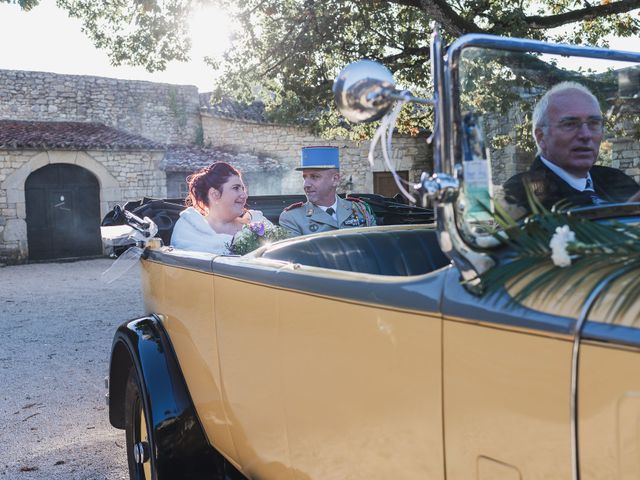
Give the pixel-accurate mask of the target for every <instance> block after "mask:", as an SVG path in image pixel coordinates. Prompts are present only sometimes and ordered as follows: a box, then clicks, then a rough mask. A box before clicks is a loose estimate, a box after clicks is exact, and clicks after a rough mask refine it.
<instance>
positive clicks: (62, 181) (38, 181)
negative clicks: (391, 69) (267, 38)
mask: <svg viewBox="0 0 640 480" xmlns="http://www.w3.org/2000/svg"><path fill="white" fill-rule="evenodd" d="M231 107H233V108H231ZM305 145H335V146H338V147H340V150H341V159H342V166H343V168H342V174H343V185H342V189H343V191H358V192H363V193H371V192H374V193H382V194H386V195H392V194H393V193H394V186H393V185H392V183H391V177H390V174H389V172H387V171H386V170H387V169H386V167H385V166H384V165H383V164H382V162H381V160H380V158H379V157H377V158H376V160H375V162H374V166H373V168H371V167H370V166H369V163H368V161H367V153H368V149H369V144H368V142H362V143H356V142H351V141H344V140H342V141H326V140H323V139H320V138H318V137H316V136H314V135H312V134H311V133H309V131H308V130H307V129H306V128H304V127H300V126H283V125H276V124H272V123H269V122H267V121H266V120H265V118H264V115H263V111H262V109H261V108H260V107H259V106H258V105H253V106H243V105H239V104H237V103H236V102H226V103H223V104H220V105H217V106H211V105H210V103H209V95H208V94H201V93H199V92H198V91H197V89H196V87H193V86H185V85H168V84H161V83H152V82H144V81H128V80H115V79H109V78H101V77H92V76H79V75H58V74H53V73H43V72H25V71H13V70H0V265H1V264H5V263H17V262H23V261H27V260H39V259H43V260H44V259H53V258H65V257H79V256H88V255H96V254H100V252H101V250H100V243H99V232H98V225H99V223H100V219H101V218H102V217H103V216H104V215H105V214H106V213H107V211H108V210H109V209H111V208H112V207H113V205H115V204H116V203H123V202H126V201H129V200H137V199H140V198H142V197H145V196H147V197H171V198H183V197H184V196H185V193H186V182H185V179H186V177H187V176H188V175H189V174H191V173H192V172H193V171H194V170H195V169H197V168H200V167H201V166H204V165H208V164H209V163H211V162H213V161H217V160H223V161H227V162H229V163H231V164H232V165H234V166H235V167H236V168H238V169H240V170H241V171H242V172H243V174H244V177H245V181H246V183H247V185H248V188H249V193H250V194H253V195H263V194H274V195H275V194H291V193H301V191H302V187H301V177H300V173H299V172H296V171H295V170H294V167H295V166H297V164H298V162H299V158H300V148H301V147H303V146H305ZM394 148H395V150H394V154H393V158H394V161H395V162H396V168H397V169H398V170H399V171H400V172H401V175H403V176H404V177H406V178H408V179H410V180H414V181H415V180H417V179H418V178H419V175H420V172H421V171H422V170H424V169H429V164H430V160H429V159H430V152H429V150H428V148H427V144H426V142H425V138H424V137H422V138H420V137H419V138H402V137H399V138H398V139H397V141H396V142H395V144H394Z"/></svg>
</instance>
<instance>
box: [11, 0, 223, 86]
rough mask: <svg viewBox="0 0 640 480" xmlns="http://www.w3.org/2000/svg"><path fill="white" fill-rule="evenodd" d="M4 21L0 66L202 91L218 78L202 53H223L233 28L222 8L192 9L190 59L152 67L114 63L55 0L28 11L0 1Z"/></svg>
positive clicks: (43, 2) (212, 54)
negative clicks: (161, 68) (155, 69)
mask: <svg viewBox="0 0 640 480" xmlns="http://www.w3.org/2000/svg"><path fill="white" fill-rule="evenodd" d="M0 24H1V25H2V28H0V45H3V48H2V55H0V69H6V70H33V71H39V72H53V73H68V74H75V75H96V76H101V77H109V78H120V79H130V80H148V81H152V82H162V83H173V84H178V85H195V86H197V87H198V89H199V90H200V91H201V92H205V91H210V90H212V89H213V85H214V81H215V78H216V72H215V71H214V70H213V69H212V68H211V67H210V66H208V65H206V64H205V63H204V61H203V60H202V59H203V58H204V57H205V56H207V55H208V56H212V57H216V56H220V55H222V53H223V52H224V50H225V48H226V47H227V46H228V45H229V40H228V38H229V35H230V34H231V29H232V27H231V23H230V21H229V19H228V17H227V16H226V15H225V14H224V12H221V11H220V10H218V9H215V8H213V7H209V8H207V9H201V10H198V11H196V12H194V13H193V14H192V16H191V20H190V22H189V25H190V30H191V36H192V48H191V59H192V60H191V61H190V62H188V63H185V62H171V63H169V65H168V67H167V69H166V70H165V71H164V72H154V73H149V72H147V71H146V70H145V69H144V68H142V67H130V66H120V67H114V66H112V65H110V63H109V59H108V57H107V55H106V53H105V52H104V51H102V50H98V49H96V48H95V47H94V46H93V44H92V43H91V41H90V40H89V39H88V38H87V37H86V36H85V34H84V33H82V31H81V30H80V29H81V23H80V21H79V20H77V19H73V18H69V17H68V16H67V13H66V11H65V10H62V9H60V8H58V7H57V6H56V4H55V0H41V1H40V4H39V5H38V6H37V7H35V8H33V9H32V10H30V11H29V12H24V11H22V10H21V9H20V8H19V7H18V6H17V5H10V4H5V3H0Z"/></svg>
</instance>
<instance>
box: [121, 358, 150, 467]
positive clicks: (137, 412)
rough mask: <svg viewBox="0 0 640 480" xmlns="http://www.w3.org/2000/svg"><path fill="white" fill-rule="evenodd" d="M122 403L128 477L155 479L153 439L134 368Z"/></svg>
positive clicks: (129, 376) (130, 373) (130, 371)
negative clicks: (123, 403) (123, 404)
mask: <svg viewBox="0 0 640 480" xmlns="http://www.w3.org/2000/svg"><path fill="white" fill-rule="evenodd" d="M124 401H125V406H124V411H125V432H126V439H127V460H128V463H129V477H130V478H131V480H152V479H154V478H155V475H154V472H155V459H154V456H153V448H152V446H153V441H152V440H153V439H152V436H151V435H150V434H149V432H150V427H151V426H150V425H149V424H148V421H147V419H148V418H149V415H148V412H147V410H146V408H145V404H144V401H143V398H142V389H141V387H140V380H139V379H138V374H137V373H136V369H135V368H134V367H131V369H130V370H129V375H128V377H127V387H126V391H125V397H124Z"/></svg>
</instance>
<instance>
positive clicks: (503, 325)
mask: <svg viewBox="0 0 640 480" xmlns="http://www.w3.org/2000/svg"><path fill="white" fill-rule="evenodd" d="M444 292H445V293H444V300H443V313H444V322H443V359H444V361H443V362H444V363H443V379H444V381H443V396H444V424H445V451H446V472H447V479H448V480H458V479H460V480H469V479H478V480H489V479H496V478H499V479H504V480H511V479H513V480H519V479H525V478H571V475H572V442H571V436H572V432H571V409H570V402H571V353H572V346H573V342H572V335H571V331H572V327H573V325H574V324H575V321H574V320H573V319H570V318H563V317H559V316H554V315H550V314H545V313H541V312H536V311H533V310H529V309H527V308H525V307H513V306H509V305H508V304H507V303H506V302H505V300H506V296H504V293H503V296H502V297H501V296H500V295H493V296H488V297H487V296H485V297H477V296H474V295H471V294H470V293H468V292H467V291H466V290H465V289H464V287H462V286H461V285H460V281H459V276H458V272H457V271H453V270H452V271H451V272H449V277H448V279H447V282H446V285H445V289H444Z"/></svg>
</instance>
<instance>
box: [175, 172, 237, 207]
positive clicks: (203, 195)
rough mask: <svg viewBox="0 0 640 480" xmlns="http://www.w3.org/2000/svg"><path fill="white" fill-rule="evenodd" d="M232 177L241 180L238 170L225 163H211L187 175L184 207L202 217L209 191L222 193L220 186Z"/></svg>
mask: <svg viewBox="0 0 640 480" xmlns="http://www.w3.org/2000/svg"><path fill="white" fill-rule="evenodd" d="M234 176H237V177H240V178H242V175H241V174H240V172H239V171H238V170H236V169H235V168H233V167H232V166H231V165H229V164H228V163H225V162H215V163H212V164H211V165H209V166H208V167H204V168H201V169H200V170H198V171H197V172H195V173H193V174H192V175H189V176H188V177H187V185H188V187H189V195H187V199H186V200H185V205H187V206H188V207H194V208H196V209H197V210H198V211H199V212H200V213H201V214H203V215H204V214H205V213H206V212H205V209H206V208H208V207H209V189H211V188H215V189H216V190H217V191H219V192H220V193H222V186H223V185H224V184H225V183H227V180H229V178H230V177H234Z"/></svg>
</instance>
